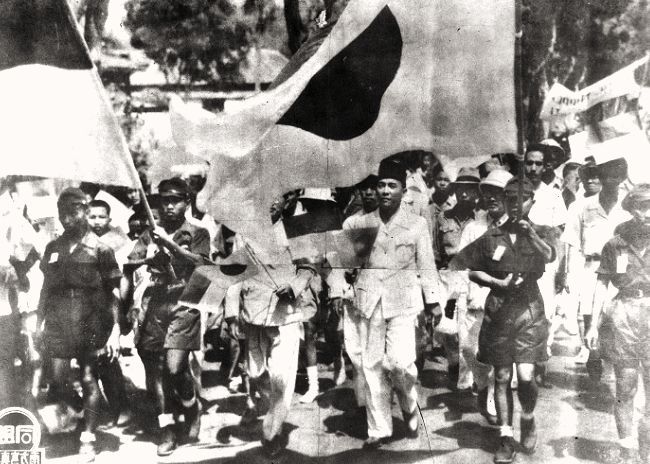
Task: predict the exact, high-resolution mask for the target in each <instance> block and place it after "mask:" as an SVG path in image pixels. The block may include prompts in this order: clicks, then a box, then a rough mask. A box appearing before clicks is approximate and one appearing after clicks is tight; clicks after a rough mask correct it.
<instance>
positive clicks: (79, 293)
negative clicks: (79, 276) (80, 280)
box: [52, 288, 92, 298]
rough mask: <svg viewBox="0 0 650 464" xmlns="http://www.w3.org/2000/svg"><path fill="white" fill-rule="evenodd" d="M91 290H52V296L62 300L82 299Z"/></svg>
mask: <svg viewBox="0 0 650 464" xmlns="http://www.w3.org/2000/svg"><path fill="white" fill-rule="evenodd" d="M91 290H92V289H90V288H56V289H53V290H52V294H53V295H57V296H60V297H64V298H83V297H84V296H86V295H88V292H89V291H91Z"/></svg>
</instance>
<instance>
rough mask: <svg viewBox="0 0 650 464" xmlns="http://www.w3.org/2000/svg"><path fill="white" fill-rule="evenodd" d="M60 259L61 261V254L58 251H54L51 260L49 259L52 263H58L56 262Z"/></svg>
mask: <svg viewBox="0 0 650 464" xmlns="http://www.w3.org/2000/svg"><path fill="white" fill-rule="evenodd" d="M58 261H59V254H58V253H57V252H54V253H52V254H51V255H50V261H49V263H50V264H52V263H56V262H58Z"/></svg>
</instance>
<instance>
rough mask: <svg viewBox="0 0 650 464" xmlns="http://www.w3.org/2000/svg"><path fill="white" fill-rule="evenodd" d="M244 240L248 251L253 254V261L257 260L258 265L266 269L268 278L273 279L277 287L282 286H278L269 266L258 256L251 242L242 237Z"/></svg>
mask: <svg viewBox="0 0 650 464" xmlns="http://www.w3.org/2000/svg"><path fill="white" fill-rule="evenodd" d="M242 241H243V242H244V248H246V251H248V254H250V256H251V258H252V259H253V261H255V263H256V264H257V265H258V266H260V267H261V268H262V269H264V272H266V275H267V276H268V278H269V279H270V280H271V282H272V283H273V285H274V286H275V288H276V289H278V288H280V287H279V286H278V284H277V283H276V282H275V280H274V279H273V277H272V276H271V272H270V271H269V269H268V267H266V264H264V263H263V262H262V261H261V260H260V259H259V258H258V256H257V254H256V253H255V251H253V247H251V246H250V245H249V243H248V242H247V241H246V240H245V239H242Z"/></svg>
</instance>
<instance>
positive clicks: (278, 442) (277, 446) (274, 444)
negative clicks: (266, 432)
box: [262, 435, 287, 458]
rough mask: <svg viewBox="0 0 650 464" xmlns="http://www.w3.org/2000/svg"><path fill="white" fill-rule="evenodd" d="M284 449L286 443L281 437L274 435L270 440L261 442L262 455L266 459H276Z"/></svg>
mask: <svg viewBox="0 0 650 464" xmlns="http://www.w3.org/2000/svg"><path fill="white" fill-rule="evenodd" d="M286 447H287V443H286V440H285V439H284V438H283V437H282V435H276V436H275V437H273V438H271V439H270V440H267V439H263V440H262V450H263V451H264V454H265V455H266V457H268V458H276V457H278V456H279V455H280V453H282V451H284V449H285V448H286Z"/></svg>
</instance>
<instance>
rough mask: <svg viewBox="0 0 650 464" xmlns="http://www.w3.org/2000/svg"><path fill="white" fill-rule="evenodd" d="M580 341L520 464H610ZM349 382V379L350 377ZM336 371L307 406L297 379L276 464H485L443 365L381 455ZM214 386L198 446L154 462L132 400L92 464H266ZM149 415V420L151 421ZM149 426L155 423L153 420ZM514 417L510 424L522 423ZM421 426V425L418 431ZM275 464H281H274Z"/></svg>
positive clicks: (436, 364) (67, 457) (601, 410)
mask: <svg viewBox="0 0 650 464" xmlns="http://www.w3.org/2000/svg"><path fill="white" fill-rule="evenodd" d="M575 349H576V341H575V340H574V339H572V338H570V337H567V336H564V337H562V336H560V337H559V338H558V340H557V341H556V344H555V345H554V353H555V354H556V356H554V357H553V358H552V360H551V362H550V365H549V370H550V374H549V376H550V382H551V384H552V388H550V389H541V392H540V400H539V405H538V408H537V413H536V417H537V421H538V429H539V435H540V441H539V445H538V449H537V452H536V453H535V455H534V456H531V457H529V456H524V455H522V454H519V455H518V456H517V460H516V462H530V463H546V462H559V463H565V462H566V463H569V462H585V463H589V462H608V461H609V460H611V454H612V449H613V444H614V442H615V439H616V431H615V426H614V419H613V416H612V415H611V414H610V410H611V408H612V403H613V396H612V393H613V386H614V385H613V376H612V374H611V369H607V370H606V373H605V375H604V380H603V383H602V385H601V387H600V388H597V389H594V388H592V387H590V385H589V382H588V379H587V375H586V372H585V369H584V366H578V365H576V364H575V363H574V362H573V359H572V358H571V357H570V355H572V354H573V353H574V352H575ZM122 362H123V364H124V366H125V372H126V373H127V375H128V376H129V377H131V378H132V379H133V380H134V382H135V383H136V384H140V385H141V384H142V382H143V380H142V374H141V372H140V369H141V366H140V365H139V364H138V358H137V356H132V357H127V358H124V359H123V360H122ZM348 374H349V375H351V372H350V371H348ZM332 375H333V373H332V371H331V370H328V366H326V365H320V378H321V391H324V393H323V394H322V395H321V396H320V397H319V399H318V400H317V401H316V402H314V403H313V404H309V405H303V404H300V403H299V402H298V401H297V399H298V394H299V393H302V392H303V391H304V390H305V389H306V380H299V382H298V385H297V387H296V391H297V392H298V393H297V394H296V395H295V397H294V403H293V405H292V411H291V414H290V415H289V419H288V423H287V425H286V426H287V427H288V429H287V431H288V432H289V446H288V450H287V452H286V453H285V454H284V455H283V456H282V458H280V461H282V462H286V463H310V464H327V463H334V462H336V463H339V462H341V463H343V462H345V463H355V464H361V463H373V464H374V463H383V462H386V463H388V462H390V463H416V462H432V460H433V459H434V458H435V462H436V463H477V464H478V463H490V462H492V453H493V450H494V446H495V440H496V436H497V432H496V430H495V429H493V428H490V427H488V426H487V424H486V422H485V421H484V420H483V418H482V417H481V416H480V415H479V414H478V413H476V412H475V410H474V397H472V395H471V394H465V395H459V394H458V393H452V392H450V391H449V390H448V389H447V388H446V386H445V385H446V374H445V365H444V360H442V359H441V358H430V359H428V360H427V362H426V365H425V371H424V374H423V375H422V376H421V385H420V388H419V395H420V407H421V411H422V416H423V418H424V427H421V428H420V437H419V439H417V440H408V439H404V438H402V437H403V436H404V426H403V424H402V422H401V419H399V418H401V415H400V412H399V408H398V407H397V405H395V406H394V410H393V416H394V417H395V418H396V420H395V440H394V441H393V442H392V443H390V444H389V445H387V446H386V447H385V448H382V449H381V450H379V451H374V452H365V451H362V450H361V449H360V448H361V444H362V440H363V439H364V438H365V437H364V433H365V432H364V430H365V425H364V423H363V422H362V421H359V418H358V417H355V416H352V415H350V414H349V413H346V410H349V409H350V408H351V407H352V406H353V405H354V396H353V392H352V388H351V381H350V380H348V382H346V384H344V385H343V386H342V387H339V388H331V387H332V386H333V382H332V380H331V378H332ZM217 380H218V364H216V363H209V362H206V363H205V372H204V376H203V381H204V387H205V388H204V395H203V396H204V399H205V400H206V404H207V407H208V412H207V414H205V415H204V416H203V425H202V431H201V436H200V438H201V443H200V444H198V445H193V446H185V447H182V448H179V449H178V450H177V451H176V452H175V453H174V454H173V455H172V456H170V457H169V458H165V459H158V458H157V457H156V447H155V445H154V444H153V443H152V441H153V440H154V437H153V436H151V435H147V434H146V433H144V432H142V431H141V430H139V429H140V428H139V427H137V424H138V422H143V421H144V419H145V417H147V406H146V405H147V403H146V401H145V398H144V396H143V393H142V392H136V396H135V399H134V403H133V404H134V405H135V406H136V409H138V411H137V413H136V416H135V418H136V420H134V421H133V423H131V424H130V425H126V426H122V427H116V428H112V429H107V430H105V431H103V432H102V433H101V434H99V439H100V443H101V444H102V446H103V448H104V450H105V451H103V452H102V453H101V454H100V455H99V456H98V458H97V462H98V463H114V462H123V463H126V462H129V463H131V462H142V463H148V462H156V461H158V462H163V463H181V462H203V463H222V462H224V463H225V462H228V463H230V462H232V463H242V464H243V463H260V464H261V463H268V462H270V460H268V459H266V458H264V457H263V455H262V453H261V448H260V442H259V438H260V424H259V423H258V424H257V426H256V427H253V429H252V430H251V429H248V430H243V429H241V428H239V427H238V426H237V424H238V421H239V414H240V413H241V411H242V410H243V407H244V397H243V395H236V396H232V395H229V394H228V392H227V390H226V389H225V388H224V387H222V386H215V384H216V381H217ZM149 416H150V414H149ZM152 419H153V418H152ZM518 421H519V417H518V413H517V412H516V413H515V424H518ZM421 425H422V424H421ZM74 442H75V436H73V435H60V436H57V437H50V438H47V440H46V456H47V457H48V458H51V461H50V462H57V463H59V462H60V463H63V462H74V461H75V459H76V457H75V456H74V455H72V454H71V453H73V452H75V451H74V450H75V448H74V446H75V445H74ZM274 462H278V459H276V460H274Z"/></svg>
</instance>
